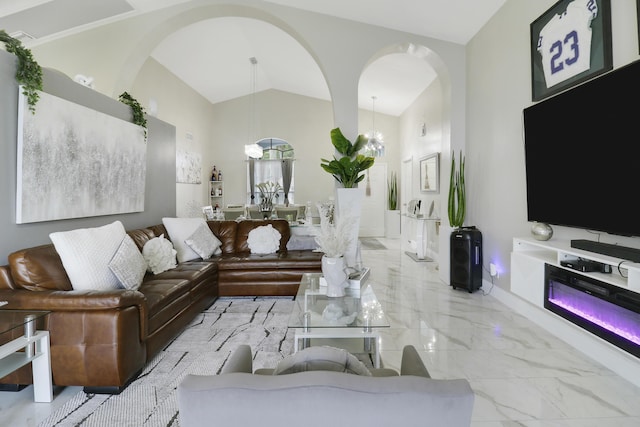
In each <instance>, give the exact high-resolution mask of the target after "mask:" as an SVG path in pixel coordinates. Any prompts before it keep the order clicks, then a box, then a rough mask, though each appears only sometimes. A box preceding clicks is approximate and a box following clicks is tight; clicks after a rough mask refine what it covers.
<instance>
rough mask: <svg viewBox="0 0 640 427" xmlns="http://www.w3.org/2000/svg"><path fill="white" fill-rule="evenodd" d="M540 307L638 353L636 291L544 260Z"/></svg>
mask: <svg viewBox="0 0 640 427" xmlns="http://www.w3.org/2000/svg"><path fill="white" fill-rule="evenodd" d="M544 283H545V286H544V295H545V299H544V307H545V308H546V309H548V310H550V311H552V312H553V313H555V314H557V315H559V316H561V317H563V318H565V319H567V320H569V321H570V322H572V323H574V324H576V325H578V326H580V327H582V328H583V329H585V330H587V331H589V332H591V333H593V334H595V335H597V336H599V337H600V338H602V339H604V340H606V341H608V342H610V343H611V344H613V345H615V346H617V347H619V348H621V349H623V350H625V351H627V352H629V353H631V354H633V355H634V356H636V357H640V293H636V292H633V291H629V290H626V289H623V288H621V287H618V286H614V285H611V284H608V283H605V282H602V281H600V280H597V279H594V278H591V277H587V276H584V275H582V274H580V273H578V272H575V273H574V272H573V271H569V270H566V269H564V268H559V267H556V266H553V265H550V264H545V281H544Z"/></svg>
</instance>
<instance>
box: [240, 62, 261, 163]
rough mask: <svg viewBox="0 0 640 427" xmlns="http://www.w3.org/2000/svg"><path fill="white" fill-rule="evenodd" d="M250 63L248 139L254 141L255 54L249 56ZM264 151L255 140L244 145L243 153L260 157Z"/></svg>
mask: <svg viewBox="0 0 640 427" xmlns="http://www.w3.org/2000/svg"><path fill="white" fill-rule="evenodd" d="M249 63H250V64H251V100H250V102H251V106H250V108H249V139H250V140H252V141H255V140H256V139H257V138H256V123H255V122H256V117H255V116H256V88H257V85H258V60H257V59H256V58H255V56H252V57H251V58H249ZM263 153H264V151H263V149H262V147H261V146H260V145H258V143H257V142H254V143H252V144H247V145H245V146H244V154H246V155H247V156H249V157H251V158H253V159H260V158H261V157H262V155H263Z"/></svg>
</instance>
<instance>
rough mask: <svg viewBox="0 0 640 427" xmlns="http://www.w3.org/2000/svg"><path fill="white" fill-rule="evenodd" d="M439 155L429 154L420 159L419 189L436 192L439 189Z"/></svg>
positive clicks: (424, 191)
mask: <svg viewBox="0 0 640 427" xmlns="http://www.w3.org/2000/svg"><path fill="white" fill-rule="evenodd" d="M439 160H440V155H439V153H435V154H430V155H428V156H426V157H423V158H422V159H420V191H422V192H423V193H437V192H438V191H440V171H439V169H440V164H439V163H440V162H439Z"/></svg>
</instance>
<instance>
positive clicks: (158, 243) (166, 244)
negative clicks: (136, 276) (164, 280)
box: [142, 234, 177, 274]
mask: <svg viewBox="0 0 640 427" xmlns="http://www.w3.org/2000/svg"><path fill="white" fill-rule="evenodd" d="M142 256H143V257H144V260H145V261H146V262H147V271H150V272H151V273H153V274H160V273H162V272H163V271H167V270H171V269H172V268H176V266H177V263H176V250H175V249H174V248H173V245H172V244H171V242H170V241H168V240H167V239H165V237H164V234H161V235H160V236H159V237H154V238H153V239H151V240H149V241H148V242H147V243H145V244H144V246H143V247H142Z"/></svg>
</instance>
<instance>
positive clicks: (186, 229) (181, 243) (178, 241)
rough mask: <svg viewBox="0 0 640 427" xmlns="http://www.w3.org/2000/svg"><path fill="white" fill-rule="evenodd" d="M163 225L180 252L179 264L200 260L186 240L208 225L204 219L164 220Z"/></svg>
mask: <svg viewBox="0 0 640 427" xmlns="http://www.w3.org/2000/svg"><path fill="white" fill-rule="evenodd" d="M162 224H164V227H165V228H166V229H167V233H169V238H170V239H171V241H172V242H173V246H174V247H175V249H176V251H177V252H178V263H181V262H185V261H191V260H192V259H198V258H200V255H198V254H197V253H196V252H195V251H194V250H193V249H191V248H190V247H189V245H187V244H186V243H185V240H187V239H188V238H190V237H191V235H192V234H193V233H194V231H196V230H197V229H198V227H199V226H200V225H202V224H204V225H205V226H206V225H207V224H206V222H205V221H204V219H203V218H162Z"/></svg>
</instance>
